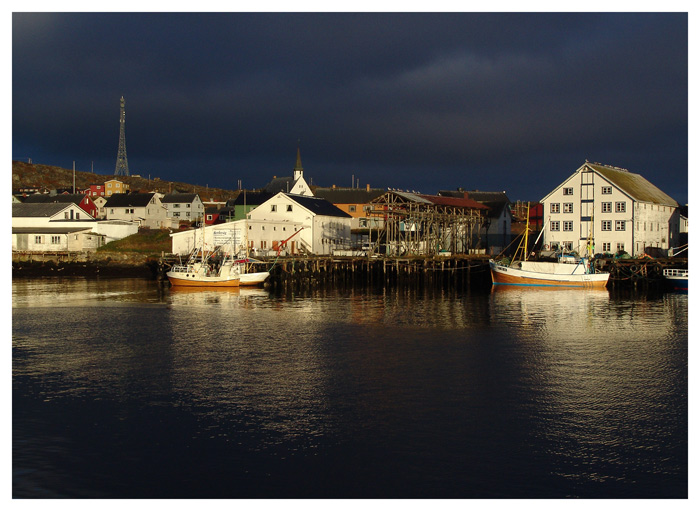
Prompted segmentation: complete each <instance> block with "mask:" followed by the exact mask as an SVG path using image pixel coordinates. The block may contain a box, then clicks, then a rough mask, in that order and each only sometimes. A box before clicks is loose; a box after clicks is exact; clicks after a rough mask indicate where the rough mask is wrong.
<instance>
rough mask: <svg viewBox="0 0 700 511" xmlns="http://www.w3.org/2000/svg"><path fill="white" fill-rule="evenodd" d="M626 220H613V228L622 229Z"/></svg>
mask: <svg viewBox="0 0 700 511" xmlns="http://www.w3.org/2000/svg"><path fill="white" fill-rule="evenodd" d="M625 224H626V222H625V221H624V220H615V230H616V231H624V230H625Z"/></svg>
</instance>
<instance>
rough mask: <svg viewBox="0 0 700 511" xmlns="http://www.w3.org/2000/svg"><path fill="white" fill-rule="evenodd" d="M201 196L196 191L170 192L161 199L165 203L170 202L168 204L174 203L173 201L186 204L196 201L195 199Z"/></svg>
mask: <svg viewBox="0 0 700 511" xmlns="http://www.w3.org/2000/svg"><path fill="white" fill-rule="evenodd" d="M197 197H199V195H198V194H196V193H169V194H167V195H165V196H163V197H161V198H160V201H161V202H163V203H168V204H173V203H181V204H186V203H188V202H189V203H191V202H194V200H195V199H196V198H197Z"/></svg>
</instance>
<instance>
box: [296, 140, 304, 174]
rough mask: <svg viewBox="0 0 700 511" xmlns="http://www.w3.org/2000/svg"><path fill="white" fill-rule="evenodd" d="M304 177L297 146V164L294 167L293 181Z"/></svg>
mask: <svg viewBox="0 0 700 511" xmlns="http://www.w3.org/2000/svg"><path fill="white" fill-rule="evenodd" d="M303 175H304V168H303V167H302V166H301V151H300V150H299V146H297V164H296V166H295V167H294V181H295V182H296V181H297V180H298V179H299V178H300V177H303Z"/></svg>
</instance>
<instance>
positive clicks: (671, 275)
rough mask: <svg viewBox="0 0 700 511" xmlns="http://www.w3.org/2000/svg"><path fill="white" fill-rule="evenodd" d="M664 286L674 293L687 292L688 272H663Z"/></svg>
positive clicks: (673, 270)
mask: <svg viewBox="0 0 700 511" xmlns="http://www.w3.org/2000/svg"><path fill="white" fill-rule="evenodd" d="M664 277H665V279H666V284H667V285H668V286H669V287H670V288H671V289H673V290H674V291H680V292H685V293H687V292H688V270H678V269H666V270H664Z"/></svg>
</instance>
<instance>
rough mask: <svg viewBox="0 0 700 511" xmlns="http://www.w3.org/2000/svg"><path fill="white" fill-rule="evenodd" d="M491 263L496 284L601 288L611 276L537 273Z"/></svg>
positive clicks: (604, 274)
mask: <svg viewBox="0 0 700 511" xmlns="http://www.w3.org/2000/svg"><path fill="white" fill-rule="evenodd" d="M489 265H490V268H491V280H492V282H493V284H494V285H507V286H531V287H571V288H586V289H596V288H598V289H601V288H604V287H605V286H606V285H607V283H608V279H609V278H610V274H609V273H579V274H557V273H537V272H533V271H524V270H520V269H517V268H511V267H508V266H502V265H499V264H496V263H495V262H493V261H491V262H490V263H489Z"/></svg>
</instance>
